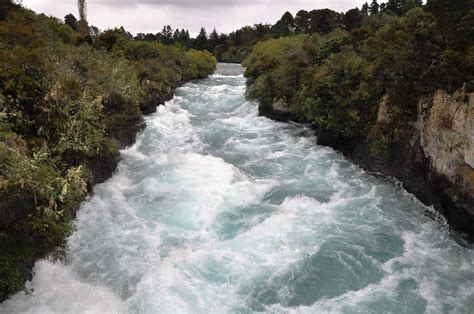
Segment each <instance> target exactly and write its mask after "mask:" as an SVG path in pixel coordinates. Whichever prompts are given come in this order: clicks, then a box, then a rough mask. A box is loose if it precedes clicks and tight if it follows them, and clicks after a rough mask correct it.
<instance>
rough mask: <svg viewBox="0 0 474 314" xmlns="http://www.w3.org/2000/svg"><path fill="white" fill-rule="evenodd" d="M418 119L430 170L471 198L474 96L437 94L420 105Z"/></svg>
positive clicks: (473, 161)
mask: <svg viewBox="0 0 474 314" xmlns="http://www.w3.org/2000/svg"><path fill="white" fill-rule="evenodd" d="M430 107H431V108H430ZM424 112H425V113H424ZM423 113H424V114H423ZM419 116H421V122H422V123H421V125H420V127H421V129H420V130H419V131H421V146H422V147H423V151H424V153H425V156H426V157H428V158H429V159H430V161H431V164H432V166H433V168H434V170H435V171H436V172H437V173H438V174H440V175H442V176H444V177H445V178H446V179H447V180H448V181H449V182H451V183H452V184H454V185H455V186H456V187H458V188H459V190H460V191H462V192H463V193H466V194H468V195H471V196H474V93H471V94H466V93H465V92H464V91H463V90H461V91H458V92H456V93H454V94H453V95H452V96H449V95H448V94H446V93H445V92H443V91H438V92H437V93H436V94H435V95H434V97H433V100H432V102H431V104H430V103H426V102H420V114H419ZM473 207H474V204H473ZM471 209H472V208H471Z"/></svg>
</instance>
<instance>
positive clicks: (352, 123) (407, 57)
mask: <svg viewBox="0 0 474 314" xmlns="http://www.w3.org/2000/svg"><path fill="white" fill-rule="evenodd" d="M421 6H422V3H421V2H420V1H388V3H386V4H382V5H380V8H379V5H378V3H377V2H376V1H373V2H372V4H371V6H370V7H368V6H366V7H365V11H367V12H370V15H369V14H368V13H367V14H365V13H360V11H358V10H351V11H349V12H348V13H346V14H345V15H344V16H343V17H342V21H343V22H344V28H345V29H347V30H351V29H352V31H351V32H350V34H349V33H347V32H344V31H342V30H333V31H332V32H331V33H329V34H327V35H324V33H325V32H326V31H325V30H324V29H323V28H321V24H314V23H315V22H314V21H316V20H317V19H315V18H314V13H313V19H312V18H311V12H305V11H300V12H298V14H297V18H296V19H294V20H293V22H292V23H293V25H294V29H295V31H294V33H298V32H308V30H310V29H312V28H311V23H313V25H314V26H316V25H319V26H318V27H320V32H319V33H320V34H315V35H306V36H302V35H297V36H289V37H282V38H280V39H270V40H267V41H264V42H261V43H259V44H257V45H255V47H254V48H253V50H252V52H251V53H250V55H249V56H248V57H247V58H246V59H245V61H244V63H243V64H244V65H245V66H246V67H247V70H246V73H245V75H246V77H247V84H248V89H247V96H248V97H249V98H250V99H256V100H258V101H259V102H260V111H261V112H262V113H265V111H266V110H268V108H269V107H270V106H271V105H272V104H273V103H275V102H276V101H277V100H279V99H281V98H283V99H284V100H285V101H286V103H288V104H290V109H291V114H292V115H293V116H295V115H296V116H297V117H299V118H300V119H303V120H307V121H310V122H313V123H314V124H316V125H317V126H319V127H322V128H325V129H329V130H331V131H332V132H333V133H335V134H337V135H339V136H341V137H343V138H349V139H350V138H368V139H369V141H371V142H372V152H373V153H374V155H377V156H378V157H383V158H388V157H389V156H390V154H391V149H390V148H391V147H393V144H394V143H396V142H398V141H402V140H404V139H406V138H409V136H410V134H411V132H412V129H411V126H410V125H411V122H413V121H414V120H415V119H416V115H417V103H418V100H419V99H420V98H421V97H423V96H431V95H432V94H433V93H434V92H435V91H436V90H437V89H444V90H447V91H448V92H452V91H454V90H455V89H458V88H460V87H462V86H463V84H466V88H467V89H469V90H472V89H473V87H474V84H473V82H474V81H473V76H474V68H473V67H474V62H473V61H474V59H473V52H474V46H473V38H474V36H468V35H471V34H472V32H473V30H474V19H473V17H474V13H473V12H474V11H472V9H473V7H472V1H471V0H459V1H454V2H452V1H444V0H432V1H428V3H427V5H426V6H425V7H421ZM358 12H359V13H360V14H362V19H359V17H360V16H358ZM318 14H319V17H320V18H322V16H324V17H325V18H327V17H328V16H330V14H329V13H328V12H326V13H325V14H323V12H319V13H318ZM397 15H400V16H397ZM285 20H286V21H288V25H289V24H290V22H291V19H290V18H289V16H286V18H285ZM336 20H337V19H333V21H336ZM349 25H351V27H348V26H349ZM280 26H281V25H280ZM384 95H386V96H387V97H388V98H387V100H388V106H390V107H391V112H392V113H393V115H394V117H393V121H392V122H391V123H390V124H389V125H385V126H381V125H378V124H376V120H377V112H378V108H379V102H380V99H381V98H382V96H384ZM369 133H370V136H369Z"/></svg>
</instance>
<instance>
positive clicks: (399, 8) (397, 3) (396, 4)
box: [386, 0, 405, 15]
mask: <svg viewBox="0 0 474 314" xmlns="http://www.w3.org/2000/svg"><path fill="white" fill-rule="evenodd" d="M404 4H405V1H404V0H388V2H387V5H386V9H387V10H388V11H390V12H392V13H393V14H396V15H402V14H403V5H404Z"/></svg>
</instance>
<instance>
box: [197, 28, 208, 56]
mask: <svg viewBox="0 0 474 314" xmlns="http://www.w3.org/2000/svg"><path fill="white" fill-rule="evenodd" d="M194 48H195V49H197V50H205V49H206V48H207V32H206V29H205V28H204V27H201V30H200V31H199V34H198V35H197V37H196V39H195V40H194Z"/></svg>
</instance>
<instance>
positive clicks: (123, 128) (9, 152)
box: [0, 0, 217, 302]
mask: <svg viewBox="0 0 474 314" xmlns="http://www.w3.org/2000/svg"><path fill="white" fill-rule="evenodd" d="M82 15H83V16H85V12H83V13H82ZM69 22H70V21H69ZM76 22H77V21H76ZM77 23H78V22H77ZM78 25H79V24H78ZM80 25H82V28H81V27H79V26H78V27H77V28H71V27H70V26H67V25H65V24H64V23H61V22H60V21H58V20H56V19H55V18H50V17H46V16H45V15H37V14H35V13H34V12H32V11H29V10H26V9H24V8H22V7H21V6H20V5H18V4H15V3H14V2H12V1H10V0H0V302H1V301H2V300H4V299H5V298H7V297H8V296H9V295H10V294H12V293H14V292H17V291H19V290H21V289H24V284H25V282H26V280H28V278H31V275H32V273H31V268H32V266H33V263H34V262H35V261H36V260H37V259H40V258H47V257H49V258H52V259H55V258H60V257H62V256H63V255H64V253H65V245H66V239H67V237H68V236H69V235H70V234H71V232H72V231H73V224H72V221H73V218H74V216H75V212H76V210H77V208H78V206H79V204H80V203H81V202H82V201H83V200H84V199H85V197H86V196H87V194H88V192H90V191H91V189H92V186H93V185H94V184H95V183H97V182H101V181H104V180H105V179H106V178H108V177H109V176H110V175H111V174H112V173H113V172H114V170H115V168H116V165H117V162H118V157H119V153H118V150H119V149H120V148H121V147H123V146H126V145H130V144H131V143H133V141H134V139H135V136H136V134H137V132H138V131H139V130H140V127H141V125H142V123H143V113H148V112H151V111H152V110H153V109H154V108H155V107H156V106H157V105H159V104H162V103H163V102H164V101H165V100H166V99H169V98H170V97H171V96H172V90H173V88H174V87H177V86H178V85H179V84H181V83H183V82H185V81H188V80H191V79H196V78H204V77H206V76H207V75H209V74H211V73H213V72H214V70H215V67H216V62H217V61H216V59H215V58H214V57H213V56H212V55H211V54H210V53H208V52H202V51H197V50H186V49H183V48H181V47H178V46H169V45H163V44H161V43H159V42H149V41H143V40H134V39H133V38H130V36H128V35H127V34H126V33H124V32H120V31H110V32H103V33H99V32H98V31H95V32H94V27H89V26H88V25H87V23H86V21H81V23H80ZM91 30H92V31H91Z"/></svg>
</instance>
